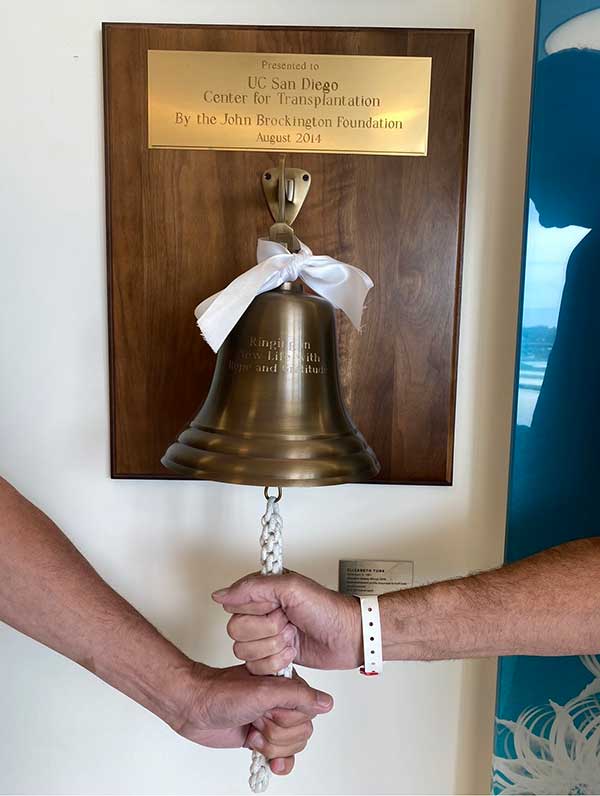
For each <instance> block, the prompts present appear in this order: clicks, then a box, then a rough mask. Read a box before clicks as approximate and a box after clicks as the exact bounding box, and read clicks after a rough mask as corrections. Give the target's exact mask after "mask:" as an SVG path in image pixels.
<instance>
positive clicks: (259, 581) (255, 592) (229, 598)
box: [212, 575, 290, 616]
mask: <svg viewBox="0 0 600 796" xmlns="http://www.w3.org/2000/svg"><path fill="white" fill-rule="evenodd" d="M289 577H290V576H289V575H270V576H269V577H268V578H265V577H263V576H262V575H249V576H247V577H245V578H242V579H241V580H238V581H237V582H236V583H234V584H233V586H230V587H229V588H228V589H219V590H218V591H215V592H213V594H212V598H213V600H214V601H215V602H217V603H219V604H220V605H222V606H223V608H224V609H225V610H226V611H228V612H229V613H232V614H254V615H255V616H262V615H264V614H269V613H271V611H274V610H275V609H276V608H279V607H280V606H281V607H283V606H284V604H285V595H286V592H287V587H288V579H289Z"/></svg>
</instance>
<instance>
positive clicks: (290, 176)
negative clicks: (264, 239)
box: [261, 157, 311, 252]
mask: <svg viewBox="0 0 600 796" xmlns="http://www.w3.org/2000/svg"><path fill="white" fill-rule="evenodd" d="M310 181H311V177H310V174H309V173H308V172H307V171H305V170H304V169H286V168H285V157H282V158H281V161H280V163H279V169H278V170H277V174H276V170H275V169H269V170H268V171H265V173H264V174H263V175H262V180H261V182H262V187H263V192H264V194H265V199H266V200H267V205H268V206H269V210H270V212H271V215H272V216H273V220H274V221H275V223H274V224H272V226H271V228H270V229H269V239H270V240H274V241H276V242H277V243H281V244H282V245H283V246H287V248H288V251H291V252H297V251H300V243H299V242H298V238H297V237H296V235H295V234H294V230H293V229H292V226H291V224H292V222H293V221H294V219H295V218H296V216H297V215H298V213H299V212H300V209H301V207H302V205H303V204H304V200H305V199H306V197H307V195H308V191H309V188H310Z"/></svg>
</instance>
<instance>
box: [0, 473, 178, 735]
mask: <svg viewBox="0 0 600 796" xmlns="http://www.w3.org/2000/svg"><path fill="white" fill-rule="evenodd" d="M0 505H1V506H2V513H1V516H0V551H1V552H0V620H2V621H4V622H6V623H8V624H9V625H11V626H12V627H14V628H16V629H17V630H20V631H21V632H23V633H25V634H26V635H28V636H30V637H31V638H34V639H36V640H37V641H40V642H41V643H42V644H45V645H46V646H48V647H51V648H52V649H54V650H56V651H57V652H60V653H62V654H63V655H66V656H67V657H69V658H71V659H72V660H74V661H76V662H77V663H79V664H81V665H82V666H84V667H86V668H87V669H89V670H90V671H92V672H94V673H95V674H96V675H98V676H99V677H101V678H102V679H103V680H105V681H106V682H107V683H110V684H111V685H112V686H114V687H115V688H117V689H119V690H120V691H122V692H123V693H125V694H127V695H128V696H130V697H132V698H133V699H135V700H136V701H137V702H139V703H140V704H142V705H144V706H145V707H147V708H148V709H149V710H151V711H152V712H154V713H156V714H157V715H158V716H160V717H161V718H163V719H164V720H165V721H167V722H168V723H169V724H171V725H172V726H174V725H176V724H177V722H178V721H179V716H178V713H179V709H180V707H179V706H180V698H179V697H180V693H179V690H180V688H183V684H184V682H185V680H186V678H185V677H181V676H178V675H182V674H185V673H186V672H188V671H189V670H190V667H191V665H192V664H191V661H190V660H189V659H188V658H186V656H185V655H183V654H182V653H181V652H180V651H179V650H178V649H177V648H176V647H174V646H173V645H172V644H171V643H170V642H168V641H167V640H166V639H165V638H164V637H163V636H161V635H160V633H159V632H158V631H157V630H156V629H155V628H154V627H152V625H150V624H149V622H147V621H146V620H145V619H144V618H143V617H142V616H141V615H140V614H139V613H137V611H135V609H134V608H133V607H132V606H131V605H130V604H129V603H127V602H126V601H125V600H124V599H123V598H122V597H120V596H119V595H118V594H117V593H116V592H115V591H113V589H111V588H110V587H109V586H108V585H107V584H106V583H105V582H104V581H103V580H102V579H101V578H100V577H99V575H98V574H97V573H96V572H95V571H94V570H93V568H92V567H91V566H90V564H89V563H88V562H87V561H86V559H85V558H84V557H83V556H82V555H81V554H80V553H79V552H78V551H77V550H76V548H75V547H74V546H73V545H72V544H71V542H70V541H69V540H68V539H67V538H66V536H64V534H63V533H62V532H61V531H60V530H59V528H58V527H57V526H56V525H55V524H54V523H53V522H52V521H51V520H50V519H49V518H48V517H47V516H46V515H45V514H43V513H42V512H41V511H39V510H38V509H37V508H35V506H33V505H32V504H31V503H29V502H28V501H27V500H26V499H25V498H24V497H23V496H22V495H20V494H19V493H18V492H17V491H16V490H14V489H13V488H12V487H11V486H10V485H9V484H8V483H7V482H6V481H4V480H2V479H0Z"/></svg>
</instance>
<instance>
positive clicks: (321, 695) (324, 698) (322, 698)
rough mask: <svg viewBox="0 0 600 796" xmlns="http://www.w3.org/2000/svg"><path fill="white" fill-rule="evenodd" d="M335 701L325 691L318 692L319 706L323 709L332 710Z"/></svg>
mask: <svg viewBox="0 0 600 796" xmlns="http://www.w3.org/2000/svg"><path fill="white" fill-rule="evenodd" d="M332 704H333V700H332V699H331V697H330V696H329V694H326V693H325V691H317V705H318V706H319V707H321V708H330V707H331V706H332Z"/></svg>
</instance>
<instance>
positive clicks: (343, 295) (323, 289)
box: [302, 258, 373, 331]
mask: <svg viewBox="0 0 600 796" xmlns="http://www.w3.org/2000/svg"><path fill="white" fill-rule="evenodd" d="M314 259H317V258H314ZM329 264H330V265H331V266H332V269H331V271H332V272H333V274H334V278H331V277H332V275H331V273H330V274H328V275H324V274H323V275H321V274H319V271H320V270H321V269H320V268H319V267H318V266H317V267H315V268H314V269H313V268H312V267H311V266H309V267H307V268H306V269H305V270H304V272H303V273H302V279H303V280H304V281H305V282H306V284H307V285H308V286H309V287H310V288H311V289H312V290H314V291H315V292H316V293H318V294H319V295H320V296H323V298H326V299H327V300H328V301H329V302H331V304H333V306H334V307H336V308H337V309H339V310H342V312H344V313H345V314H346V315H347V316H348V318H349V320H350V322H351V323H352V325H353V326H354V328H355V329H356V330H357V331H360V325H361V319H362V313H363V307H364V303H365V300H366V298H367V294H368V292H369V290H371V288H372V287H373V281H372V280H371V277H370V276H368V275H367V274H366V273H365V272H364V271H361V270H360V268H356V267H355V266H353V265H347V264H345V263H338V261H337V260H332V259H330V260H329ZM334 265H341V266H343V268H340V269H338V268H334V267H333V266H334ZM335 276H339V278H335Z"/></svg>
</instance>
